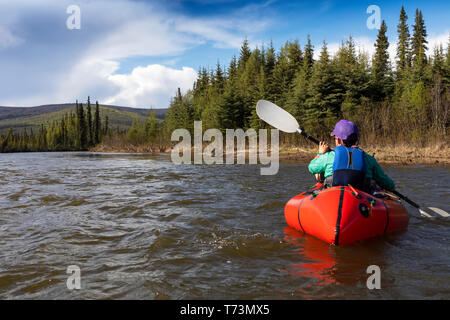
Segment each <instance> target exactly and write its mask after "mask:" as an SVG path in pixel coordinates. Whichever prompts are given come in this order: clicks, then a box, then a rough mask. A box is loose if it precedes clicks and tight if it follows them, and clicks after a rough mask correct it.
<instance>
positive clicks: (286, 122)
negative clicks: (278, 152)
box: [256, 100, 299, 133]
mask: <svg viewBox="0 0 450 320" xmlns="http://www.w3.org/2000/svg"><path fill="white" fill-rule="evenodd" d="M256 114H257V115H258V117H259V118H260V119H261V120H263V121H265V122H267V123H268V124H270V125H271V126H272V127H275V128H277V129H279V130H281V131H284V132H289V133H293V132H297V129H299V125H298V122H297V120H295V118H294V117H293V116H292V115H291V114H290V113H289V112H287V111H286V110H284V109H282V108H280V107H279V106H277V105H276V104H274V103H272V102H270V101H267V100H259V101H258V103H257V104H256Z"/></svg>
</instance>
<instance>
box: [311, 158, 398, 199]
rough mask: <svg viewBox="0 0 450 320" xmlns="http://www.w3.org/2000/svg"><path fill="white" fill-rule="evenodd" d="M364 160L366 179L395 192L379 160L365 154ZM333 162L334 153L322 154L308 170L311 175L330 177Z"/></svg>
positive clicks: (313, 161) (392, 183)
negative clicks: (318, 174)
mask: <svg viewBox="0 0 450 320" xmlns="http://www.w3.org/2000/svg"><path fill="white" fill-rule="evenodd" d="M364 159H365V161H366V169H367V171H366V178H368V179H373V180H375V182H376V183H377V184H378V185H379V186H380V187H382V188H383V189H386V190H394V189H395V184H394V181H392V179H391V178H389V177H388V176H387V175H386V174H385V173H384V171H383V169H381V167H380V165H379V164H378V162H377V160H375V158H374V157H372V156H371V155H369V154H367V153H364ZM333 162H334V151H330V152H327V153H325V154H322V155H321V156H319V157H318V158H316V159H313V160H312V161H311V162H310V163H309V166H308V170H309V172H311V173H314V174H315V173H322V172H324V173H325V174H324V176H325V178H326V177H329V176H331V175H332V174H333Z"/></svg>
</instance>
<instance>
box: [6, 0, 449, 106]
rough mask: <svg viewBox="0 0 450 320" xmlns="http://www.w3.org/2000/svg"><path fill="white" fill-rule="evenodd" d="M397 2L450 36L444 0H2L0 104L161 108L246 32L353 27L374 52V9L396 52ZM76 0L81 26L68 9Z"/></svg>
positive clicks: (282, 33) (333, 44) (339, 32)
mask: <svg viewBox="0 0 450 320" xmlns="http://www.w3.org/2000/svg"><path fill="white" fill-rule="evenodd" d="M402 4H404V5H405V9H406V11H407V14H408V16H409V21H408V23H409V25H410V29H411V26H412V24H414V14H415V9H416V8H419V9H420V10H422V12H423V16H424V19H425V23H426V26H427V31H428V40H429V42H430V47H431V48H432V47H433V46H434V45H435V44H438V43H443V44H444V46H446V45H447V40H448V37H449V34H450V23H449V19H448V17H449V16H450V15H449V14H450V2H448V1H404V2H402V1H332V0H324V1H320V0H319V1H282V0H265V1H257V0H255V1H247V2H246V1H237V0H216V1H213V0H190V1H183V0H170V1H169V0H160V1H143V0H39V1H33V0H15V1H8V0H0V8H1V10H0V105H2V106H5V105H6V106H34V105H40V104H47V103H65V102H73V101H74V100H75V99H78V100H80V101H84V100H86V98H87V96H88V95H90V96H91V98H92V99H93V100H99V102H100V103H110V104H117V105H125V106H130V107H138V108H149V107H153V108H164V107H167V106H168V104H169V101H170V98H171V96H173V94H174V93H175V91H176V88H177V87H181V88H182V90H183V91H186V90H188V89H189V88H191V87H192V84H193V82H194V81H195V78H196V71H197V70H198V68H199V67H201V66H206V67H208V66H209V67H211V68H213V67H215V65H216V63H217V61H220V63H221V64H222V65H227V64H228V63H229V61H230V59H231V58H232V56H233V55H238V54H239V47H240V44H241V43H242V40H243V39H244V38H245V37H247V38H248V40H249V42H250V44H251V46H252V47H255V46H261V45H266V46H267V45H268V43H269V42H270V41H271V40H272V41H273V43H274V46H275V48H276V49H279V48H280V46H281V45H282V44H283V43H284V42H285V41H287V40H295V39H298V40H299V41H300V44H301V45H302V46H303V45H304V43H305V41H306V36H307V35H308V34H310V35H311V40H312V42H313V44H314V46H315V48H316V52H317V53H318V51H319V50H320V46H321V44H322V41H323V40H325V41H326V42H327V43H328V45H329V49H330V51H331V52H334V51H335V50H337V48H338V47H339V44H340V43H341V42H342V41H343V40H345V39H347V38H348V36H349V35H352V36H353V37H354V39H355V40H356V43H357V44H358V46H359V47H361V48H362V49H363V50H365V51H367V52H369V53H372V52H373V42H374V40H375V39H376V35H377V32H378V30H376V29H372V30H371V29H369V28H368V27H367V24H366V21H367V19H368V18H369V16H370V14H368V13H367V12H366V10H367V8H368V7H369V6H370V5H377V6H378V7H379V8H380V13H381V19H384V20H386V23H387V26H388V38H389V40H390V42H391V46H390V49H389V51H390V54H391V59H393V58H394V56H395V41H396V39H397V34H396V26H397V23H398V16H399V12H400V8H401V6H402ZM70 5H77V6H78V7H79V8H80V13H81V16H80V22H81V25H80V27H81V28H80V29H79V30H69V29H68V28H67V26H66V20H67V19H68V18H69V16H70V14H68V13H67V12H66V10H67V8H68V7H69V6H70Z"/></svg>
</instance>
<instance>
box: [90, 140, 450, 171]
mask: <svg viewBox="0 0 450 320" xmlns="http://www.w3.org/2000/svg"><path fill="white" fill-rule="evenodd" d="M361 148H362V149H363V150H364V151H366V152H367V153H369V154H371V155H375V158H376V159H377V160H378V162H379V163H381V164H395V165H413V164H436V165H450V148H449V147H448V146H447V145H445V144H444V143H439V144H435V145H434V146H426V147H415V146H408V145H406V144H399V145H390V146H389V145H388V146H382V145H376V146H361ZM171 150H172V147H171V146H170V145H165V144H161V145H160V144H155V143H153V144H138V145H134V144H131V143H126V142H123V141H121V140H119V139H118V140H114V139H110V140H106V141H105V142H104V143H102V144H100V145H97V146H95V147H93V148H91V149H90V150H89V151H92V152H139V153H145V152H166V153H169V152H171ZM224 150H225V149H224ZM316 154H317V147H313V146H308V147H304V146H295V145H288V144H284V145H283V144H282V145H281V146H280V152H279V157H280V160H281V161H298V162H309V161H311V159H312V158H314V156H315V155H316Z"/></svg>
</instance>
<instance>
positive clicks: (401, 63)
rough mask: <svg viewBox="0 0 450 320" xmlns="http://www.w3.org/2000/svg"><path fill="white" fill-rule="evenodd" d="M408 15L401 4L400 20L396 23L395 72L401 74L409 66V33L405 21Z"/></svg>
mask: <svg viewBox="0 0 450 320" xmlns="http://www.w3.org/2000/svg"><path fill="white" fill-rule="evenodd" d="M407 20H408V15H407V14H406V11H405V8H404V7H403V6H402V9H401V11H400V22H399V24H398V25H397V33H398V44H397V73H398V74H399V75H402V74H403V73H404V72H405V70H407V68H409V67H410V66H411V49H410V41H411V40H410V34H409V28H408V24H407V23H406V21H407Z"/></svg>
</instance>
